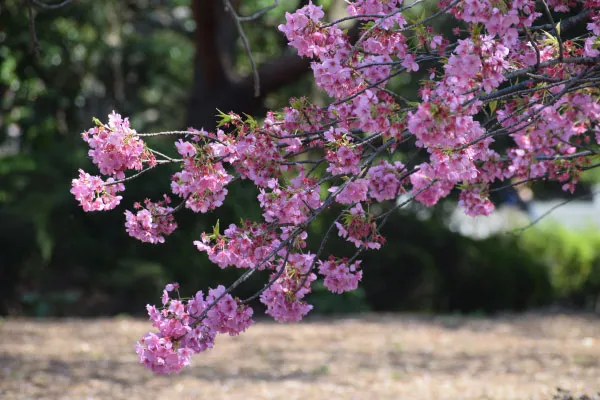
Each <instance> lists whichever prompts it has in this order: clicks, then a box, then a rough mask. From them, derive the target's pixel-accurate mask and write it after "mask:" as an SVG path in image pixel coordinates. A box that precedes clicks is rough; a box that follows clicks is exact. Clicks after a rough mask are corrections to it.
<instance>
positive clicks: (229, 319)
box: [135, 284, 253, 374]
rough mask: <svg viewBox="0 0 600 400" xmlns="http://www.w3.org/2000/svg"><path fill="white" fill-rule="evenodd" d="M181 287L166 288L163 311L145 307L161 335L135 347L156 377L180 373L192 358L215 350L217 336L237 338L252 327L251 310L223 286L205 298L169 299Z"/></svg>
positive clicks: (150, 335) (145, 338)
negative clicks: (207, 350)
mask: <svg viewBox="0 0 600 400" xmlns="http://www.w3.org/2000/svg"><path fill="white" fill-rule="evenodd" d="M178 287H179V285H178V284H168V285H167V286H166V287H165V290H164V291H163V296H162V305H163V307H162V308H161V309H157V308H156V307H155V306H151V305H148V306H147V307H146V309H147V310H148V315H149V316H150V320H151V321H152V326H154V327H155V328H157V329H158V332H157V333H153V332H150V333H148V334H146V335H144V336H143V337H142V338H141V339H140V341H139V342H138V343H137V345H136V346H135V350H136V352H137V354H138V356H139V359H140V362H141V363H142V364H144V365H145V366H146V367H147V368H148V369H150V370H152V371H154V372H155V373H157V374H170V373H173V372H179V371H180V370H181V369H182V368H183V367H185V366H187V365H189V364H190V357H191V356H192V354H195V353H200V352H202V351H205V350H206V349H209V348H212V347H213V344H214V341H215V337H216V335H217V334H218V333H227V334H229V335H232V336H235V335H238V334H240V333H241V332H243V331H245V330H246V329H247V328H248V327H249V326H250V325H252V323H253V320H252V309H251V308H250V307H248V306H246V305H243V304H240V303H239V302H238V301H237V300H236V299H234V298H233V297H232V296H231V295H230V294H226V292H225V287H223V286H218V287H217V288H216V289H210V290H209V292H208V296H206V298H205V297H204V294H203V293H202V292H201V291H199V292H197V293H196V295H195V296H194V297H193V298H191V299H189V300H187V301H186V300H180V299H172V298H171V297H170V295H169V292H171V291H174V290H177V289H178ZM211 305H212V307H211ZM209 307H211V308H210V309H209ZM203 314H205V315H204V316H203ZM200 317H202V318H200Z"/></svg>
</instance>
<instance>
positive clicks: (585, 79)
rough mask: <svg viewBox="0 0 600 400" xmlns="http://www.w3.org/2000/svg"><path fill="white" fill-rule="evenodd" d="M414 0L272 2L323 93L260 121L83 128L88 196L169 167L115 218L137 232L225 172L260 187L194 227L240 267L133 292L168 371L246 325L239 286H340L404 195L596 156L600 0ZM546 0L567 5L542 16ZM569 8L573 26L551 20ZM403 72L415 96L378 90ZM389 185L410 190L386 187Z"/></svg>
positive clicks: (299, 299) (479, 203) (290, 305)
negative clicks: (203, 285)
mask: <svg viewBox="0 0 600 400" xmlns="http://www.w3.org/2000/svg"><path fill="white" fill-rule="evenodd" d="M419 3H420V1H419V0H416V1H412V2H410V3H409V2H406V4H403V2H402V1H400V0H389V1H386V2H381V1H372V0H355V1H351V2H349V4H348V7H347V11H348V16H347V17H343V18H341V19H338V20H337V21H333V22H325V21H323V18H324V16H325V14H324V12H323V10H322V8H321V7H318V6H315V5H313V4H312V3H310V2H309V3H308V5H306V6H304V7H302V8H300V9H299V10H297V11H296V12H294V13H291V14H290V13H287V14H286V22H285V23H284V24H282V25H280V26H279V30H280V31H281V32H282V33H283V34H284V35H285V36H286V38H287V40H288V41H289V44H290V46H292V47H294V48H295V49H296V50H297V52H298V54H299V55H300V56H302V57H306V58H309V59H310V60H311V69H312V71H313V75H314V80H315V83H316V85H317V86H318V87H319V88H320V89H321V90H323V91H324V92H325V93H326V94H327V95H328V96H329V97H330V102H329V104H328V105H327V106H325V107H322V106H317V105H315V104H312V103H310V101H308V100H307V99H306V98H300V99H291V100H290V104H289V106H288V107H285V108H284V109H282V110H278V111H270V112H268V113H267V114H266V115H265V116H264V118H262V119H260V120H255V119H254V118H252V117H247V116H245V117H242V116H240V115H236V114H234V113H220V124H219V127H218V129H217V130H216V131H215V132H207V131H204V130H195V129H190V130H189V131H172V132H159V133H156V134H138V133H137V132H136V131H135V130H134V129H132V128H131V127H130V126H129V122H128V120H127V119H126V118H123V117H121V116H120V115H118V114H116V113H113V114H111V115H110V116H109V121H108V123H107V124H103V123H101V122H99V121H98V122H97V124H96V127H95V128H92V129H91V130H90V131H88V132H85V133H84V134H83V139H84V140H85V141H86V142H87V143H88V144H89V145H90V151H89V155H90V157H91V158H92V161H93V162H94V163H95V164H96V165H97V166H98V168H99V170H100V173H101V174H102V176H92V175H89V174H88V173H86V172H84V171H81V170H80V175H79V178H78V179H74V180H73V188H72V193H73V194H74V195H75V197H76V199H77V200H78V201H79V202H80V204H81V206H82V207H83V208H84V210H85V211H102V210H109V209H113V208H115V207H116V206H117V205H118V204H119V203H120V201H121V199H122V196H121V195H119V193H121V192H123V191H124V190H125V183H127V182H128V181H129V180H131V179H134V178H137V177H138V176H139V175H141V174H143V173H145V172H146V171H150V170H151V169H153V168H155V167H159V166H160V165H162V164H171V165H173V164H175V165H178V166H179V167H180V170H179V171H178V172H176V173H174V174H173V175H172V178H171V186H170V187H171V193H170V194H165V195H164V196H163V198H162V199H160V200H159V201H152V200H149V199H147V200H145V201H144V202H143V204H142V203H136V204H135V208H136V210H135V211H134V212H132V211H126V212H125V216H126V230H127V232H128V233H129V234H130V235H131V236H133V237H135V238H137V239H139V240H141V241H143V242H149V243H161V242H163V241H165V240H166V237H167V236H168V235H170V234H171V233H172V232H173V231H174V230H175V229H176V227H177V225H176V221H175V216H174V213H175V211H178V210H180V209H184V208H185V209H188V210H190V211H192V212H195V213H208V212H210V211H212V210H214V209H216V208H218V207H220V206H221V205H222V204H223V202H224V200H225V198H226V196H227V194H228V186H229V185H233V184H235V182H236V181H238V180H248V181H250V182H252V184H253V185H255V186H256V188H257V189H258V196H257V203H258V204H259V206H260V208H261V210H262V218H261V220H259V221H250V220H244V221H242V222H241V223H240V224H239V225H236V224H231V225H229V226H228V227H226V228H225V229H224V230H223V232H221V228H220V226H219V224H217V225H216V226H215V227H214V229H213V231H211V232H204V233H202V235H201V237H200V238H199V239H198V240H196V241H194V243H193V244H194V245H195V246H196V248H197V249H198V250H199V251H200V252H204V253H206V254H207V255H208V259H209V260H210V261H211V262H212V263H214V264H216V265H217V266H218V267H220V268H232V267H233V268H239V269H243V270H245V271H244V273H243V274H242V275H241V277H240V278H239V279H237V280H236V281H235V282H233V283H232V284H231V285H229V286H228V287H225V286H219V287H217V288H215V289H209V290H208V294H207V295H204V293H203V292H202V291H199V292H198V293H197V294H196V295H195V296H194V297H193V298H190V299H181V298H179V295H178V293H179V292H178V289H177V288H178V285H176V284H169V285H167V287H166V289H165V292H164V293H163V299H162V308H160V309H158V308H156V307H154V306H148V313H149V315H150V318H151V320H152V321H153V325H154V327H155V328H157V329H158V332H157V333H149V334H148V335H146V336H144V337H143V338H142V339H141V340H140V342H139V343H138V346H137V348H136V351H137V352H138V354H139V356H140V361H141V362H142V363H143V364H145V365H146V366H147V367H148V368H150V369H152V370H153V371H155V372H157V373H171V372H176V371H179V370H181V368H183V367H184V366H185V365H188V364H189V361H190V357H191V355H192V354H194V353H199V352H202V351H204V350H206V349H208V348H211V347H212V346H213V344H214V341H215V338H216V335H217V334H229V335H237V334H239V333H241V332H242V331H244V330H245V329H247V328H248V327H249V326H250V325H251V324H252V319H251V317H252V315H253V311H252V309H251V308H250V307H249V306H248V301H249V300H251V299H254V298H259V299H260V301H261V302H262V303H263V304H264V305H265V306H266V310H267V311H266V312H267V314H269V315H270V316H272V317H273V318H274V319H275V320H277V321H280V322H292V321H299V320H300V319H302V318H303V317H304V316H305V315H306V314H307V313H308V312H309V311H310V310H311V309H312V306H311V305H310V304H309V303H308V302H307V300H306V295H307V294H309V293H310V291H311V282H313V281H315V280H316V279H323V282H324V285H325V287H326V288H328V289H329V290H330V291H332V292H334V293H342V292H344V291H348V290H353V289H355V288H356V287H357V286H358V283H359V281H360V280H361V278H362V275H363V268H364V269H366V270H367V271H366V273H368V266H367V265H363V264H362V263H361V261H360V260H358V259H357V258H358V256H359V255H360V254H361V252H362V251H364V250H366V249H379V248H380V247H381V246H382V245H384V243H385V238H384V237H383V236H382V235H381V233H380V230H381V227H382V225H383V224H385V223H386V221H387V219H388V217H389V216H390V215H391V213H392V212H394V211H395V210H397V209H398V208H401V207H403V206H405V205H406V204H408V202H410V201H417V202H420V203H422V204H423V205H425V206H428V207H432V206H435V205H436V204H437V203H438V202H440V200H442V199H444V198H446V197H448V196H450V195H451V194H452V193H455V194H457V195H458V200H459V201H458V204H459V206H460V207H462V208H463V209H464V211H465V212H466V213H467V214H469V215H473V216H475V215H487V214H490V213H491V212H492V211H493V209H494V204H493V203H492V201H491V200H490V199H489V195H490V192H492V191H493V190H496V189H492V188H491V186H492V185H501V187H506V186H509V185H513V184H514V182H525V181H530V180H552V181H557V182H560V183H562V185H563V189H564V190H567V191H570V192H573V191H574V188H575V185H576V184H577V182H578V180H579V178H580V174H581V172H582V171H585V170H587V169H590V168H595V167H596V166H598V165H599V163H598V151H599V147H598V146H599V144H600V89H599V87H598V82H599V81H600V67H599V66H598V65H600V38H599V36H600V1H599V0H585V1H572V0H541V1H534V0H500V1H496V0H482V1H471V0H453V1H447V0H442V1H440V2H439V9H438V11H436V12H434V13H433V14H431V15H430V16H427V17H421V18H420V19H417V20H409V17H408V15H409V14H407V12H406V11H408V10H410V9H411V8H414V7H416V6H417V5H418V4H419ZM225 4H227V5H228V6H229V7H230V8H231V5H230V3H229V2H227V1H226V2H225ZM275 4H277V2H275ZM538 6H539V8H537V7H538ZM538 9H539V10H541V11H542V12H538V11H537V10H538ZM230 11H231V12H233V9H232V8H231V10H230ZM552 12H571V13H572V14H573V15H574V16H573V17H571V18H567V19H566V20H565V21H563V22H564V23H561V22H558V23H557V22H556V21H555V20H554V17H553V16H552V15H553V14H552ZM261 15H262V14H261ZM442 16H450V17H452V18H454V20H455V23H456V26H457V27H456V29H454V30H453V33H452V35H445V34H444V33H443V32H440V31H436V29H435V27H434V22H435V21H436V20H437V19H438V18H440V17H442ZM234 17H235V18H236V21H237V22H238V23H239V22H240V21H243V17H239V16H237V14H235V15H234ZM349 19H353V20H357V21H359V22H360V24H361V33H360V35H359V39H358V40H355V41H354V42H351V40H350V38H349V37H348V35H347V34H346V33H345V32H344V31H343V29H342V28H340V24H341V23H342V22H344V21H347V20H349ZM577 24H585V28H586V31H585V32H586V33H585V34H583V35H581V36H579V37H576V38H569V39H567V36H565V37H563V36H562V35H564V34H565V32H567V31H570V30H573V31H576V30H575V29H573V28H574V27H576V25H577ZM569 37H570V36H569ZM423 71H426V73H423ZM400 74H413V75H414V76H417V77H418V78H419V79H422V80H421V81H420V82H421V86H420V89H419V92H418V98H414V99H411V98H410V96H409V95H406V94H405V93H396V92H395V91H394V90H393V87H394V86H393V85H392V84H391V83H392V82H393V78H394V77H395V76H397V75H400ZM423 77H424V78H423ZM199 128H201V127H199ZM155 135H173V136H176V137H177V140H176V141H175V151H176V153H177V155H169V154H164V153H162V152H157V151H156V150H153V149H151V148H150V147H148V144H147V143H146V142H145V141H144V140H146V139H148V140H152V139H151V138H152V136H155ZM500 137H502V138H504V139H506V138H508V139H509V140H508V141H507V140H503V141H502V143H500V141H496V140H497V139H498V138H500ZM507 142H508V144H507ZM407 148H412V153H413V157H410V158H409V157H406V154H405V152H406V149H407ZM130 171H135V172H130ZM127 174H129V176H127ZM503 182H512V183H510V184H509V185H506V184H505V185H504V186H502V185H503ZM401 195H407V196H408V200H406V201H404V202H402V203H398V198H399V197H400V196H401ZM171 196H176V197H180V199H181V202H180V203H179V205H178V206H175V207H172V206H170V203H171ZM383 203H387V205H386V206H385V207H376V206H375V205H376V204H383ZM331 209H333V210H335V211H337V212H338V215H337V216H336V218H335V220H334V221H333V222H332V223H331V224H330V226H329V228H328V229H327V231H326V234H325V237H324V238H323V242H322V244H321V246H320V248H319V249H318V251H317V253H316V254H313V253H311V252H310V251H309V250H308V249H307V244H306V243H307V237H308V232H309V229H308V228H309V226H310V224H311V223H312V222H313V221H314V220H315V219H316V218H317V217H318V216H319V215H321V214H322V213H323V212H325V211H326V210H331ZM340 210H341V211H340ZM382 210H384V211H382ZM334 232H337V234H338V236H340V237H341V238H343V239H345V240H346V241H348V242H349V243H351V245H353V246H354V248H356V253H355V255H354V256H353V257H351V258H339V257H336V256H335V255H327V254H323V253H324V252H325V250H324V249H325V243H324V242H325V241H326V240H327V238H328V237H329V236H330V234H333V233H334ZM256 271H267V272H268V274H269V279H268V280H267V281H266V282H265V286H264V287H263V289H261V290H260V291H259V292H258V293H256V294H255V295H254V296H251V297H250V298H249V299H245V300H242V299H239V298H237V297H234V295H235V289H236V288H237V287H239V285H241V284H243V283H244V282H245V281H246V280H247V279H248V278H249V277H250V276H251V275H253V274H254V273H255V272H256ZM175 292H176V293H177V296H176V297H175V296H172V294H173V293H175Z"/></svg>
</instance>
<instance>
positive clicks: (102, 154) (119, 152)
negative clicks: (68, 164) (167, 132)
mask: <svg viewBox="0 0 600 400" xmlns="http://www.w3.org/2000/svg"><path fill="white" fill-rule="evenodd" d="M81 135H82V137H83V140H84V141H85V142H87V143H88V144H89V146H90V150H89V152H88V154H89V156H90V157H91V158H92V161H93V162H94V164H96V165H97V166H98V169H100V172H101V173H102V174H104V175H112V176H114V177H116V178H117V179H122V178H124V177H125V171H126V170H128V169H134V170H138V171H139V170H141V169H142V168H143V163H144V162H147V163H149V164H150V165H153V164H154V163H155V158H154V155H153V154H152V153H151V152H150V151H148V149H146V146H145V144H144V142H143V141H142V140H141V139H140V137H139V136H138V134H137V132H136V131H135V130H134V129H131V128H130V127H129V119H128V118H122V117H121V115H120V114H117V113H115V112H114V111H113V112H112V113H111V114H110V115H109V116H108V124H106V125H104V124H102V123H97V126H96V127H94V128H92V129H90V130H88V131H87V132H84V133H82V134H81Z"/></svg>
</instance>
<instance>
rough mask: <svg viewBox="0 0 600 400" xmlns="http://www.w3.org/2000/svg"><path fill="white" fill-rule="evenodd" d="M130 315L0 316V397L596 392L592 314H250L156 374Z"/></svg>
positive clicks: (214, 398)
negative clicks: (175, 366) (279, 319)
mask: <svg viewBox="0 0 600 400" xmlns="http://www.w3.org/2000/svg"><path fill="white" fill-rule="evenodd" d="M148 329H149V324H148V323H147V322H145V321H142V320H136V319H128V318H127V319H123V318H115V319H94V320H58V321H47V322H38V321H34V320H14V319H13V320H11V319H9V320H4V321H0V338H1V340H0V399H2V400H12V399H52V400H54V399H57V400H58V399H128V400H129V399H130V400H134V399H136V400H137V399H144V400H152V399H177V400H184V399H211V400H218V399H232V400H233V399H285V400H287V399H310V400H320V399H327V400H333V399H368V400H375V399H550V398H551V393H553V392H554V388H555V387H557V386H561V387H564V388H568V389H571V390H574V391H578V392H586V393H588V394H592V393H595V392H597V391H599V390H600V318H598V317H595V318H594V317H589V316H588V317H585V316H566V315H545V316H544V315H540V314H526V315H521V316H508V317H502V318H496V319H483V318H465V317H435V318H429V317H420V316H409V315H367V316H357V317H348V318H338V319H329V320H313V321H311V322H307V323H302V324H298V325H279V324H275V323H269V322H266V321H265V322H259V323H257V325H256V326H254V327H252V328H251V329H250V330H249V331H248V332H246V333H245V334H243V335H241V336H239V337H233V338H230V337H220V338H219V339H218V340H217V344H216V346H215V348H214V349H213V350H212V351H210V352H209V353H206V354H203V355H196V356H195V357H194V358H193V366H192V367H191V368H188V369H187V370H185V372H183V373H181V374H180V375H176V376H170V377H164V376H163V377H157V376H153V375H152V374H151V373H150V372H148V371H146V370H145V369H144V368H143V367H142V366H140V365H139V364H138V363H137V360H136V355H135V353H134V352H133V345H134V343H135V341H136V340H137V339H138V337H139V336H140V335H142V334H143V333H144V332H145V331H146V330H148Z"/></svg>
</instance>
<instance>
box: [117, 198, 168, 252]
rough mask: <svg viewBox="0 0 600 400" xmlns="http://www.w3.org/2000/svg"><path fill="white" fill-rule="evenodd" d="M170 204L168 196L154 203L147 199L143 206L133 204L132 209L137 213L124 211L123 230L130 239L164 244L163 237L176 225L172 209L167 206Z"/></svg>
mask: <svg viewBox="0 0 600 400" xmlns="http://www.w3.org/2000/svg"><path fill="white" fill-rule="evenodd" d="M170 202H171V199H170V198H169V197H168V196H166V195H165V196H164V199H163V200H161V201H158V202H156V203H153V202H151V201H150V200H149V199H146V200H145V201H144V206H142V205H141V204H140V203H135V205H134V208H135V209H137V210H138V211H137V212H136V213H135V214H134V213H132V212H131V211H129V210H127V211H125V230H126V231H127V233H129V235H131V236H132V237H134V238H136V239H138V240H140V241H142V242H147V243H164V242H165V235H166V236H168V235H170V234H171V233H173V231H174V230H175V229H177V224H176V223H175V219H174V218H173V215H172V212H173V208H172V207H169V206H167V204H169V203H170Z"/></svg>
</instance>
